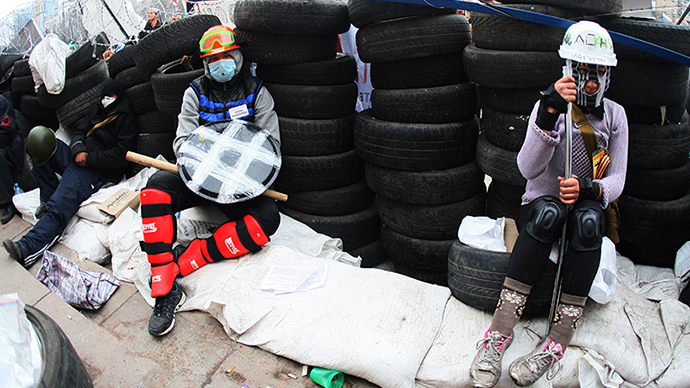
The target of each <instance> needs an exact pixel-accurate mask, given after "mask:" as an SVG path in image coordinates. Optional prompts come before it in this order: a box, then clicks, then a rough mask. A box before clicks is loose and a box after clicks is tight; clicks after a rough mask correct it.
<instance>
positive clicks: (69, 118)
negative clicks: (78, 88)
mask: <svg viewBox="0 0 690 388" xmlns="http://www.w3.org/2000/svg"><path fill="white" fill-rule="evenodd" d="M105 82H106V81H103V82H101V83H99V84H98V85H96V86H94V87H93V88H91V89H89V90H87V91H85V92H84V93H82V94H80V95H78V96H77V97H75V98H74V99H72V100H71V101H69V102H68V103H66V104H65V105H63V106H61V107H59V108H57V109H56V110H55V114H57V117H58V119H59V120H60V123H61V124H62V125H63V126H65V127H68V128H71V129H76V127H77V125H78V124H79V121H81V120H82V119H83V118H84V117H86V115H87V114H88V112H89V107H91V105H92V104H93V103H94V102H98V101H100V100H101V89H102V87H103V83H105Z"/></svg>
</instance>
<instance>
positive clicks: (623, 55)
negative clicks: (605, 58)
mask: <svg viewBox="0 0 690 388" xmlns="http://www.w3.org/2000/svg"><path fill="white" fill-rule="evenodd" d="M598 22H599V24H601V26H602V27H604V28H606V29H607V30H609V31H615V32H620V33H621V34H625V35H628V36H632V37H635V38H639V39H642V40H644V41H646V42H649V43H654V44H656V45H659V46H662V47H665V48H668V49H670V50H673V51H675V52H677V53H681V54H684V55H690V27H688V25H680V26H679V25H677V24H676V23H668V22H662V21H660V20H649V19H637V18H634V17H633V18H631V17H625V18H601V19H600V20H598ZM616 57H617V58H618V59H619V60H621V59H623V60H627V59H634V60H640V61H650V62H669V61H668V60H667V59H664V58H661V57H658V56H656V55H653V54H649V53H647V52H644V51H641V50H637V49H634V48H632V47H628V46H626V45H623V44H620V45H617V46H616Z"/></svg>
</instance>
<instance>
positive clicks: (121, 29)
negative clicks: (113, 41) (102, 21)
mask: <svg viewBox="0 0 690 388" xmlns="http://www.w3.org/2000/svg"><path fill="white" fill-rule="evenodd" d="M101 2H102V3H103V6H105V9H107V10H108V13H110V16H112V17H113V20H115V23H117V26H118V27H120V31H122V34H123V35H124V36H125V39H129V35H127V31H125V28H124V27H122V24H120V21H119V20H117V18H116V17H115V14H114V13H113V11H112V10H110V7H109V6H108V3H106V2H105V0H101Z"/></svg>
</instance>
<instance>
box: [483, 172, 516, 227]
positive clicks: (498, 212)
mask: <svg viewBox="0 0 690 388" xmlns="http://www.w3.org/2000/svg"><path fill="white" fill-rule="evenodd" d="M524 192H525V188H524V186H523V187H520V186H511V185H508V184H506V183H502V182H499V181H496V180H492V181H491V184H490V185H489V190H488V191H487V193H486V215H487V216H488V217H489V218H494V219H496V218H499V217H507V218H512V219H515V218H516V217H517V214H518V210H520V204H521V203H522V193H524Z"/></svg>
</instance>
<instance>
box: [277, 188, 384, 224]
mask: <svg viewBox="0 0 690 388" xmlns="http://www.w3.org/2000/svg"><path fill="white" fill-rule="evenodd" d="M284 193H285V194H287V196H288V198H289V200H288V201H286V202H285V206H286V207H288V208H290V209H292V210H296V211H298V212H302V213H307V214H313V215H317V216H343V215H346V214H353V213H357V212H359V211H362V210H364V209H366V208H367V207H369V206H370V205H371V203H372V202H374V197H375V194H374V192H373V191H371V189H370V188H369V186H367V183H366V181H365V180H364V179H362V180H361V181H359V182H357V183H355V184H352V185H349V186H345V187H339V188H337V189H331V190H321V191H301V190H284Z"/></svg>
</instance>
